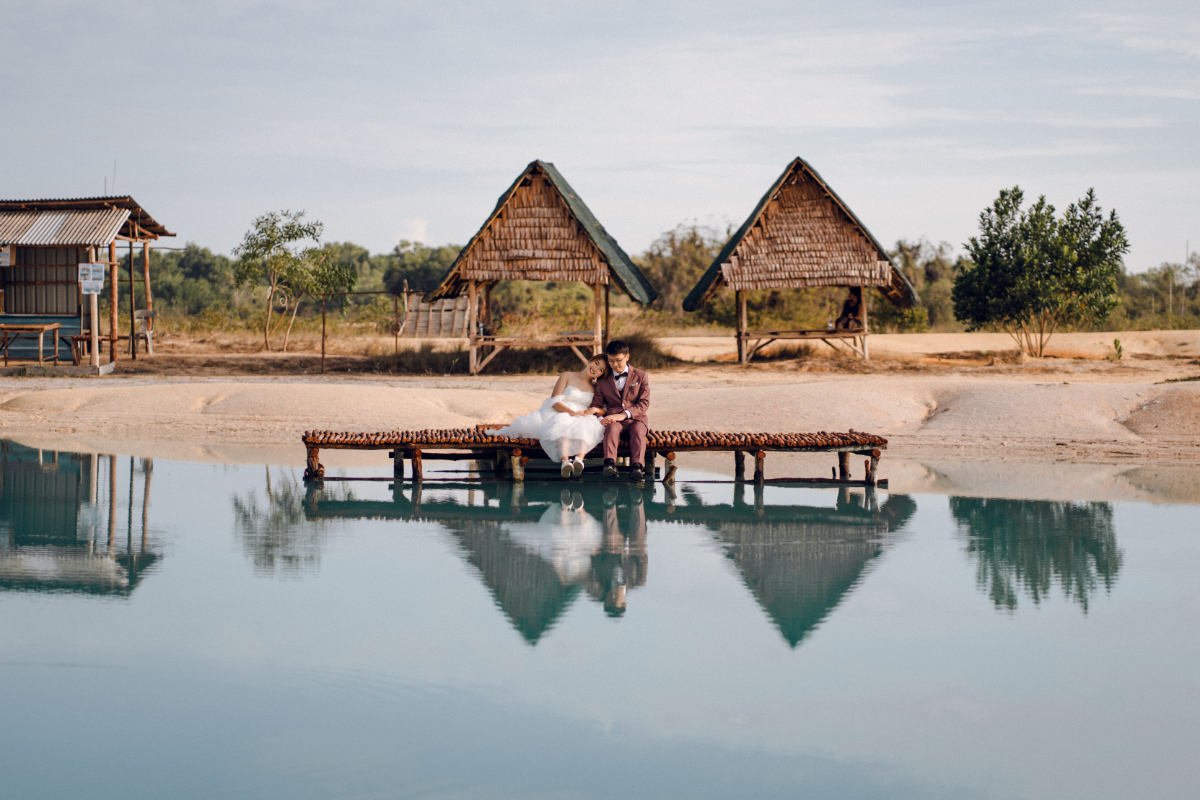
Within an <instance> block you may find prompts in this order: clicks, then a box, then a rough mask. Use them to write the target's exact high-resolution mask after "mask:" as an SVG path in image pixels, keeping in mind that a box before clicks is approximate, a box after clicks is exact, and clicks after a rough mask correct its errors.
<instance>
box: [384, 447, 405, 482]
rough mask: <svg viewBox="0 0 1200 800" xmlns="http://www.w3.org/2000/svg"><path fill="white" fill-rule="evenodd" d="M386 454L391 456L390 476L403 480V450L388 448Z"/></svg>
mask: <svg viewBox="0 0 1200 800" xmlns="http://www.w3.org/2000/svg"><path fill="white" fill-rule="evenodd" d="M388 455H389V456H391V458H392V477H393V478H394V479H395V480H397V481H403V480H404V451H403V450H390V451H388Z"/></svg>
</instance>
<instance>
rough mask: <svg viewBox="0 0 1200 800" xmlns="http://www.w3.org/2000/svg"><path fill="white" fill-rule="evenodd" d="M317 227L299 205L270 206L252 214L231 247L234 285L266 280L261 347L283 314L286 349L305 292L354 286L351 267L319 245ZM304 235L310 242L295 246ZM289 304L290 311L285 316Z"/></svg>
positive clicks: (320, 227)
mask: <svg viewBox="0 0 1200 800" xmlns="http://www.w3.org/2000/svg"><path fill="white" fill-rule="evenodd" d="M323 230H324V225H322V224H321V223H320V222H317V221H315V220H314V221H312V222H305V221H304V212H303V211H296V212H292V211H281V212H278V213H276V212H274V211H271V212H268V213H266V214H263V215H262V216H261V217H259V218H257V219H256V220H254V226H253V227H252V228H251V229H250V230H249V231H247V232H246V236H245V238H244V239H243V240H242V243H241V244H240V245H238V246H237V247H236V248H234V250H233V254H234V255H236V256H238V261H237V262H236V263H235V264H234V271H233V277H234V286H235V287H241V286H244V285H246V284H254V285H257V284H261V283H263V282H265V283H266V287H267V297H266V302H267V313H266V317H265V319H264V322H263V347H264V348H265V349H267V350H270V349H271V336H272V335H273V334H274V333H275V332H276V331H277V330H278V328H279V325H281V324H282V323H283V321H284V319H289V322H288V327H287V333H286V334H285V335H284V340H283V350H284V352H287V343H288V338H289V337H290V336H291V333H292V325H293V324H295V321H296V312H297V311H298V310H299V308H300V301H301V300H302V299H303V298H304V296H305V295H306V294H324V293H331V292H338V291H349V290H350V289H351V288H353V286H354V282H355V279H356V278H357V273H356V272H355V270H354V269H353V268H352V267H351V268H348V267H346V266H345V265H343V264H340V263H338V262H337V261H335V259H333V258H332V257H331V254H330V253H329V251H326V250H322V249H321V248H320V246H319V245H320V237H321V232H322V231H323ZM307 240H311V241H312V242H313V244H314V245H315V246H312V247H302V246H300V245H301V243H303V242H305V241H307ZM277 300H278V301H279V302H280V303H282V308H280V311H279V314H280V317H279V321H278V322H277V323H276V324H275V328H274V329H273V328H272V327H271V313H272V311H273V309H274V303H275V301H277ZM289 308H290V309H291V311H292V313H291V316H290V318H289V317H288V313H287V312H288V309H289Z"/></svg>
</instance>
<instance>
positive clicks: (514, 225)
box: [424, 161, 658, 374]
mask: <svg viewBox="0 0 1200 800" xmlns="http://www.w3.org/2000/svg"><path fill="white" fill-rule="evenodd" d="M502 280H517V281H579V282H582V283H586V284H587V285H588V286H589V287H591V289H592V298H593V312H594V314H593V317H594V321H593V326H592V329H591V330H588V331H569V332H563V333H559V334H558V335H557V336H552V337H547V338H545V339H540V340H538V339H532V338H523V337H514V336H497V335H495V332H494V331H495V328H494V321H493V319H492V302H491V299H492V288H493V287H494V286H495V285H496V283H497V282H499V281H502ZM614 283H615V284H616V286H617V288H618V289H619V290H621V291H622V292H624V293H625V294H626V295H628V296H629V298H630V299H632V300H634V301H635V302H638V303H641V304H643V305H644V304H646V303H650V302H652V301H653V300H654V299H655V298H656V297H657V296H658V294H657V293H656V292H655V291H654V289H653V287H651V286H650V283H649V282H648V281H647V280H646V278H645V276H644V275H642V273H641V272H640V271H639V270H638V268H637V267H636V266H634V264H633V262H632V261H631V260H630V259H629V256H627V255H626V254H625V251H624V250H622V249H621V246H620V245H618V244H617V241H616V240H615V239H613V238H612V236H610V235H609V234H608V232H607V231H606V230H604V226H603V225H601V224H600V222H599V221H598V220H597V219H596V218H595V216H593V215H592V212H591V211H590V210H589V209H588V207H587V205H585V204H584V202H583V200H582V199H581V198H580V197H579V195H578V194H576V193H575V190H574V189H572V188H571V186H570V185H569V184H568V183H567V182H566V180H565V179H564V178H563V176H562V175H561V174H559V172H558V170H557V169H555V168H554V165H553V164H548V163H546V162H543V161H534V162H533V163H531V164H530V165H529V166H528V167H526V168H525V171H524V172H522V173H521V175H520V176H519V177H518V178H517V180H516V181H515V182H514V183H513V185H512V186H510V187H509V188H508V190H507V191H506V192H505V193H504V194H502V195H501V196H500V200H499V201H498V202H497V203H496V208H495V210H493V211H492V213H491V215H490V216H489V217H488V218H487V221H485V222H484V223H483V227H482V228H480V229H479V232H478V233H476V234H475V236H473V237H472V238H471V241H470V242H468V243H467V246H466V247H464V248H463V249H462V252H460V253H459V254H458V258H456V259H455V260H454V264H453V265H451V267H450V271H449V273H447V275H446V277H445V278H443V279H442V283H441V284H440V285H439V286H438V287H437V289H436V290H434V291H433V292H431V293H430V294H429V295H427V296H426V297H425V298H424V299H425V302H429V303H432V302H434V301H437V300H439V299H442V298H448V297H457V296H459V295H462V294H466V295H467V307H468V310H467V315H468V322H467V335H468V339H469V342H470V348H469V349H470V369H471V373H472V374H475V373H478V372H479V371H480V370H482V369H483V368H484V367H485V366H487V364H488V362H489V361H491V360H492V358H494V357H495V356H496V354H498V353H499V352H500V351H502V350H503V349H504V348H506V347H570V348H571V349H572V350H574V351H575V353H576V355H578V356H579V357H580V358H581V359H583V360H585V361H586V360H587V359H586V358H585V357H584V355H583V353H582V352H581V351H580V349H579V348H580V347H583V348H585V349H590V350H591V352H592V353H599V352H600V350H601V348H602V346H603V344H604V342H605V341H607V338H608V308H609V290H610V287H611V286H612V284H614Z"/></svg>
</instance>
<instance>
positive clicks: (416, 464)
mask: <svg viewBox="0 0 1200 800" xmlns="http://www.w3.org/2000/svg"><path fill="white" fill-rule="evenodd" d="M410 457H411V458H412V473H413V474H412V478H413V480H414V481H416V482H417V483H418V484H419V483H420V482H421V479H422V478H424V477H425V472H424V470H423V469H422V467H421V451H420V450H413V451H412V453H411V454H410Z"/></svg>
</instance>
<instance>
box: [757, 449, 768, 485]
mask: <svg viewBox="0 0 1200 800" xmlns="http://www.w3.org/2000/svg"><path fill="white" fill-rule="evenodd" d="M766 460H767V454H766V453H764V452H762V451H761V450H760V451H758V452H757V453H755V454H754V483H755V484H757V485H759V486H761V485H762V484H763V482H764V481H766V479H767V475H766V470H764V469H763V462H765V461H766Z"/></svg>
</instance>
